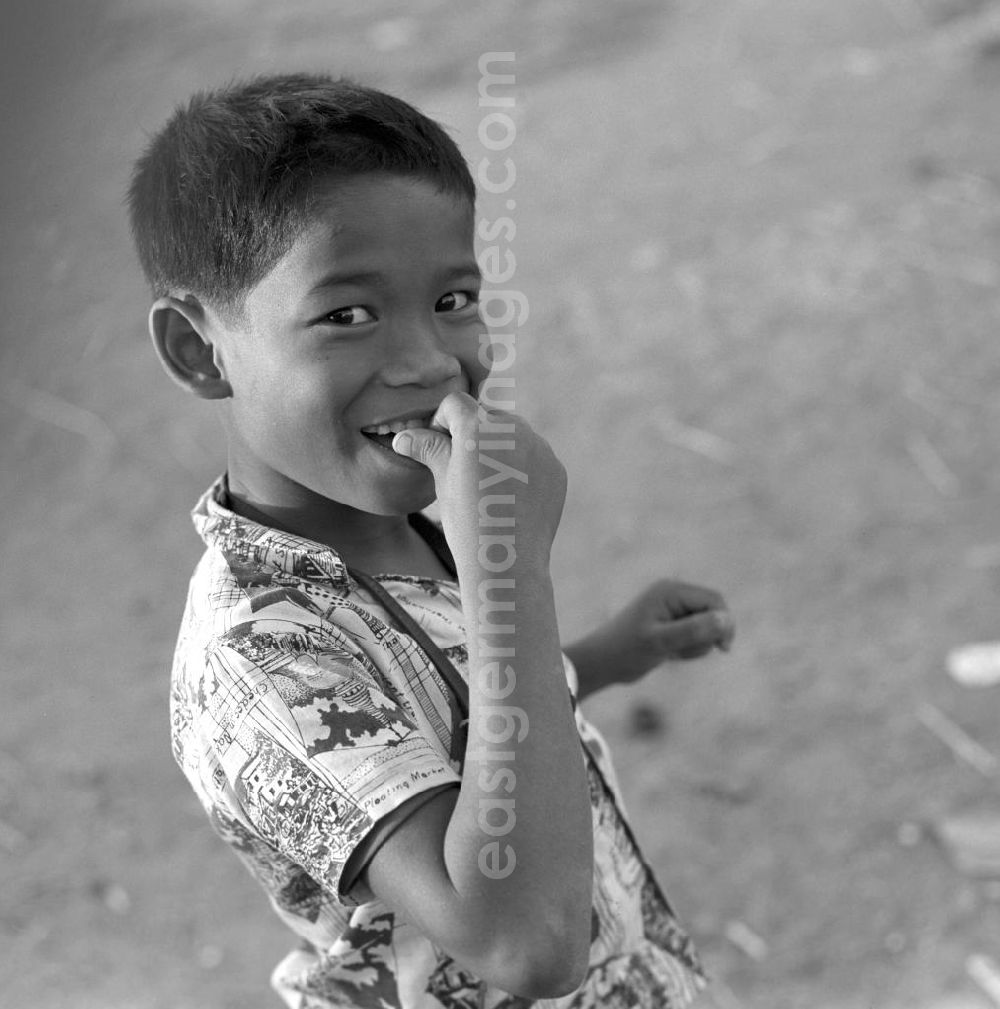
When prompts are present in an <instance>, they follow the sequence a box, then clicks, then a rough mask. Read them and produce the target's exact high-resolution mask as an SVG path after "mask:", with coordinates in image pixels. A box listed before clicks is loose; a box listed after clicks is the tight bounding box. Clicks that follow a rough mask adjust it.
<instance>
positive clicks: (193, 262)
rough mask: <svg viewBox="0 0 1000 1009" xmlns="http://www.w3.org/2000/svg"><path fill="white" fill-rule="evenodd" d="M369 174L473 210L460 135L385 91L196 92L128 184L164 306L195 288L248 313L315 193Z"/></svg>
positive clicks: (305, 80)
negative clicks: (463, 202)
mask: <svg viewBox="0 0 1000 1009" xmlns="http://www.w3.org/2000/svg"><path fill="white" fill-rule="evenodd" d="M371 172H386V173H390V174H395V175H411V176H416V177H420V178H425V179H427V180H428V181H430V182H432V183H434V184H435V185H437V186H438V187H439V189H440V190H441V191H443V192H449V193H453V194H455V195H456V196H457V197H460V198H463V199H467V200H468V201H469V203H470V205H472V204H474V203H475V197H476V189H475V183H474V182H473V180H472V175H471V173H470V172H469V168H468V165H466V163H465V161H464V159H463V158H462V155H461V153H460V151H459V149H458V147H457V145H456V144H455V142H454V141H453V140H452V139H451V137H449V136H448V134H447V133H445V131H444V130H443V129H442V128H441V127H440V126H439V125H438V124H437V123H435V122H434V121H433V120H431V119H428V118H427V117H426V116H425V115H423V114H422V113H421V112H419V111H418V110H417V109H415V108H414V107H413V106H412V105H409V104H408V103H407V102H404V101H402V100H401V99H399V98H395V97H393V96H392V95H387V94H385V93H384V92H382V91H377V90H375V89H374V88H369V87H365V86H363V85H361V84H358V83H356V82H354V81H350V80H347V79H343V78H342V79H340V80H335V79H334V78H332V77H329V76H326V75H319V74H286V75H280V76H258V77H254V78H251V79H250V80H247V81H243V82H237V83H234V84H231V85H229V86H227V87H224V88H219V89H217V90H213V91H202V92H199V93H197V94H196V95H195V96H194V97H193V98H192V99H191V100H190V102H189V103H188V104H187V106H181V107H179V108H178V109H177V110H176V111H175V112H174V114H173V116H172V117H171V118H170V119H169V120H168V122H167V123H166V125H165V126H164V127H163V129H162V130H161V131H160V132H159V133H158V134H156V135H155V136H154V137H153V140H152V141H151V143H150V144H149V147H148V148H147V150H146V152H145V153H144V154H143V155H142V157H140V158H139V159H138V161H137V162H136V165H135V171H134V173H133V176H132V183H131V186H130V187H129V192H128V206H129V215H130V220H131V226H132V235H133V238H134V239H135V244H136V248H137V250H138V254H139V261H140V263H141V264H142V268H143V271H144V272H145V274H146V278H147V280H148V281H149V283H150V285H151V287H152V289H153V294H154V297H159V296H160V295H163V294H167V293H169V292H170V291H171V290H177V289H185V290H189V291H191V292H193V293H194V294H196V295H197V296H198V297H200V298H203V299H204V300H205V301H206V302H207V303H209V304H212V305H214V306H217V307H219V308H221V309H234V308H236V307H238V306H239V305H240V303H241V301H242V298H243V296H244V295H245V294H246V293H247V292H248V291H249V290H250V289H251V288H252V287H253V286H254V285H255V284H257V283H258V282H259V281H260V280H261V279H263V277H264V276H266V275H267V273H268V272H270V270H271V269H272V268H273V267H274V265H275V264H276V263H277V261H278V260H279V259H280V258H281V257H282V256H283V255H284V254H285V253H286V252H287V251H288V249H289V248H290V247H291V245H292V243H293V242H294V241H295V238H296V237H297V235H298V234H299V233H300V231H301V229H302V227H304V226H305V224H306V222H307V219H308V214H309V204H310V199H309V198H310V195H311V194H312V193H313V192H314V184H315V183H316V182H317V181H318V180H320V179H323V178H326V177H329V176H330V175H343V176H345V177H349V176H356V175H362V174H368V173H371Z"/></svg>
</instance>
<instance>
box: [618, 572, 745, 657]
mask: <svg viewBox="0 0 1000 1009" xmlns="http://www.w3.org/2000/svg"><path fill="white" fill-rule="evenodd" d="M614 623H616V624H617V623H621V624H622V627H621V633H622V634H628V635H629V636H631V637H633V639H634V641H635V643H636V645H637V646H638V647H639V648H640V650H641V651H643V652H645V653H646V656H647V661H648V663H649V665H648V667H647V668H652V667H653V666H655V665H657V664H658V663H660V662H662V661H664V660H665V659H697V658H700V657H701V656H703V655H707V654H708V653H709V652H711V651H712V649H714V648H718V649H719V650H720V651H723V652H728V651H729V649H730V647H731V645H732V642H733V637H734V636H735V633H736V628H735V625H734V624H733V618H732V615H731V614H730V612H729V609H728V607H727V606H726V601H725V600H724V599H723V598H722V595H721V594H720V593H718V592H716V591H715V590H714V589H706V588H703V587H702V586H700V585H689V584H687V583H686V582H677V581H672V580H670V579H663V580H662V581H658V582H655V583H654V584H653V585H650V586H649V587H648V588H647V589H646V590H645V591H643V592H642V593H640V594H639V595H638V596H637V597H636V598H635V599H634V600H633V601H632V602H631V603H629V605H628V606H626V607H625V609H624V610H622V612H621V613H620V614H619V615H618V616H617V617H616V618H615V621H614ZM644 672H645V670H644ZM640 675H641V674H640Z"/></svg>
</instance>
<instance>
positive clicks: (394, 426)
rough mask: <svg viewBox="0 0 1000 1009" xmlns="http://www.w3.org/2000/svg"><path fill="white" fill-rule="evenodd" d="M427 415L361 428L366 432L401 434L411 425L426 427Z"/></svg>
mask: <svg viewBox="0 0 1000 1009" xmlns="http://www.w3.org/2000/svg"><path fill="white" fill-rule="evenodd" d="M428 419H429V418H427V417H414V418H413V419H412V420H394V421H393V422H392V423H391V424H373V425H372V426H371V427H363V428H362V429H361V430H362V431H364V433H365V434H399V432H400V431H406V430H407V429H408V428H411V427H426V426H427V421H428Z"/></svg>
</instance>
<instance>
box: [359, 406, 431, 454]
mask: <svg viewBox="0 0 1000 1009" xmlns="http://www.w3.org/2000/svg"><path fill="white" fill-rule="evenodd" d="M433 416H434V414H432V413H428V414H425V415H423V416H421V417H411V418H410V419H408V420H394V421H390V422H389V423H387V424H372V425H371V426H370V427H363V428H362V429H361V433H362V434H363V435H364V436H365V437H366V438H368V439H370V440H371V441H373V442H375V444H376V445H381V446H382V448H384V449H388V450H389V451H390V452H391V451H392V439H393V438H394V437H395V436H396V435H397V434H399V432H400V431H408V430H410V429H411V428H417V427H423V428H426V427H429V426H430V422H431V418H432V417H433Z"/></svg>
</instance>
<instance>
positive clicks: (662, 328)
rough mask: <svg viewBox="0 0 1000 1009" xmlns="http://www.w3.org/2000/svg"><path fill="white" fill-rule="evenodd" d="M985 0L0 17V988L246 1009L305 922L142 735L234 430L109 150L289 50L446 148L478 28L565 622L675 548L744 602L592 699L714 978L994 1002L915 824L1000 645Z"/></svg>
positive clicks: (979, 729)
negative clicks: (971, 662) (504, 83)
mask: <svg viewBox="0 0 1000 1009" xmlns="http://www.w3.org/2000/svg"><path fill="white" fill-rule="evenodd" d="M998 7H1000V4H997V3H991V2H986V0H837V2H836V3H831V2H829V0H728V2H723V3H713V4H705V3H699V2H696V0H619V2H616V3H607V2H604V0H580V2H577V3H569V2H557V0H537V2H534V3H528V2H514V0H495V2H493V3H490V4H488V5H487V4H482V5H477V4H457V3H444V2H440V0H417V2H410V3H403V2H401V0H369V2H368V3H366V4H364V5H348V4H346V3H342V2H338V0H325V2H318V0H288V2H285V3H282V4H275V3H268V2H264V0H211V2H209V0H175V2H173V3H166V4H165V3H161V2H156V0H75V2H73V3H68V2H65V3H62V4H56V3H54V2H52V0H38V2H33V3H28V2H26V0H15V2H12V3H8V4H7V5H6V6H5V28H4V38H3V43H2V45H3V50H4V51H3V53H2V74H3V77H4V85H5V86H4V94H5V99H4V101H3V105H2V111H0V115H2V137H0V151H2V159H3V184H2V187H0V201H2V204H0V210H2V221H3V235H4V241H3V253H2V255H3V269H2V277H0V284H2V306H3V314H2V330H0V334H2V335H0V339H2V345H0V425H2V437H0V474H2V476H0V514H2V516H3V518H2V525H0V534H2V550H3V553H2V579H0V633H2V642H3V650H2V652H0V655H2V660H0V690H2V694H0V698H2V699H0V887H2V890H0V991H2V992H3V996H2V1001H3V1003H4V1004H5V1005H10V1006H15V1005H17V1006H20V1005H31V1006H33V1007H34V1009H48V1007H56V1006H59V1007H64V1006H67V1005H72V1006H74V1007H83V1009H86V1007H91V1006H93V1007H102V1009H109V1007H112V1009H115V1007H122V1009H126V1007H127V1009H154V1007H155V1009H161V1007H162V1009H188V1007H190V1009H230V1007H231V1009H236V1007H240V1009H245V1007H261V1009H265V1007H276V1006H277V1002H276V1000H275V998H274V996H272V995H271V994H270V992H269V990H268V988H267V978H268V975H269V972H270V969H271V967H272V965H273V964H274V963H275V962H276V961H277V960H278V959H279V958H280V957H281V956H282V955H283V954H284V953H285V951H286V950H287V948H288V947H289V944H290V938H291V937H290V936H289V935H288V934H286V933H285V932H284V930H283V928H282V926H280V925H279V924H278V922H277V919H275V918H273V916H272V914H271V912H270V909H269V907H268V906H267V905H266V903H265V901H264V899H263V897H262V896H261V894H260V893H259V892H258V891H257V889H256V886H255V884H254V883H253V882H252V881H251V880H250V878H249V876H247V875H246V874H245V872H244V870H243V869H242V868H241V867H240V865H239V864H238V863H237V861H236V859H235V858H234V857H233V856H232V855H231V854H230V853H229V852H228V851H227V850H225V847H224V846H223V845H222V844H221V842H219V841H218V840H217V839H216V838H215V837H214V835H213V834H212V833H211V831H210V829H209V827H208V824H207V821H206V820H205V818H204V816H203V814H202V812H201V810H200V808H199V807H198V806H197V804H196V802H195V800H194V797H193V795H192V794H191V793H190V792H189V789H188V786H187V784H186V782H185V781H184V780H183V778H182V777H181V775H180V772H179V771H178V770H177V769H176V768H175V766H174V765H173V762H172V759H171V756H170V749H169V737H168V724H167V683H168V675H169V664H170V659H171V655H172V650H173V643H174V636H175V634H176V630H177V626H178V621H179V617H180V613H181V609H182V606H183V601H184V593H185V589H186V583H187V580H188V578H189V576H190V573H191V570H192V567H193V565H194V563H195V561H196V560H197V558H198V556H199V554H200V541H199V540H198V538H197V536H196V535H195V532H194V530H193V527H192V526H191V524H190V520H189V517H188V513H189V511H190V508H191V507H192V506H193V504H194V502H195V500H196V499H197V497H198V496H199V494H200V493H201V492H202V491H203V490H204V488H205V487H206V486H207V485H208V484H209V483H210V481H211V480H212V479H213V478H214V476H215V475H216V474H217V473H218V472H220V471H221V469H222V467H223V464H224V460H223V457H222V454H221V452H220V450H219V447H218V446H219V444H220V441H219V439H218V437H217V430H216V426H215V420H214V418H213V416H212V414H211V410H210V408H209V407H208V406H207V405H206V404H203V403H199V402H195V401H194V400H192V399H190V398H186V397H185V396H184V394H183V393H182V392H181V391H180V390H178V389H177V388H176V387H174V386H173V385H172V384H171V383H170V382H169V381H168V380H167V378H166V376H165V375H164V374H163V373H162V372H161V371H160V369H159V366H158V364H157V362H156V360H155V358H154V356H153V354H152V352H151V349H150V346H149V344H148V338H147V336H146V330H145V326H146V323H145V314H146V309H147V293H146V290H145V286H144V283H143V281H142V278H141V276H140V273H139V271H138V268H137V266H136V265H135V263H134V261H133V256H132V250H131V246H130V240H129V236H128V233H127V225H126V219H125V213H124V208H123V194H124V192H125V189H126V186H127V181H128V176H129V170H130V165H131V162H132V161H133V159H134V158H135V157H136V156H137V155H138V154H139V153H140V151H141V150H142V148H143V146H144V144H145V142H146V140H147V138H148V136H149V135H150V134H151V133H152V132H153V131H155V130H156V129H157V128H158V127H159V126H160V125H161V124H162V122H163V121H164V119H165V117H166V116H167V115H168V114H169V112H170V111H171V110H172V108H173V107H174V106H175V105H176V104H177V103H179V102H181V101H183V100H184V99H185V98H186V97H187V96H188V95H189V94H190V93H191V92H192V91H193V90H195V89H197V88H200V87H205V86H212V85H216V84H220V83H224V82H225V81H227V80H229V79H230V78H233V77H240V76H244V75H248V74H252V73H257V72H261V71H276V70H290V69H308V70H318V71H331V72H334V73H338V74H339V73H344V74H349V75H352V76H356V77H358V78H359V79H361V80H363V81H365V82H366V83H370V84H374V85H376V86H380V87H383V88H385V89H387V90H390V91H396V92H399V93H401V94H403V95H404V96H406V97H408V98H410V99H411V100H412V101H414V102H415V103H416V104H417V105H419V106H420V107H421V108H422V109H423V110H424V111H426V112H427V113H429V114H430V115H432V116H434V117H435V118H437V119H439V120H440V121H442V122H443V123H445V124H446V125H447V126H448V127H449V129H450V130H451V131H452V133H453V135H454V136H455V138H456V140H457V141H458V143H459V144H460V146H461V147H462V149H463V151H464V152H465V153H466V154H467V155H468V157H469V158H470V160H471V161H472V162H473V163H475V162H476V161H478V159H479V158H481V157H483V156H484V153H486V152H484V150H483V148H482V146H481V144H480V142H479V140H478V138H477V130H478V127H479V124H480V122H481V120H482V118H483V116H484V114H485V113H484V110H483V109H482V108H480V107H479V105H478V101H479V92H478V82H479V71H478V70H477V63H478V60H479V57H480V55H481V54H483V53H485V52H489V51H513V52H515V53H516V62H515V63H514V64H513V65H511V64H508V65H506V66H507V68H508V70H509V69H510V68H511V67H512V68H513V72H514V73H515V75H516V84H515V86H514V88H513V89H512V90H511V91H509V92H508V93H512V94H513V95H514V96H515V100H516V101H515V107H514V108H513V110H511V114H512V116H513V117H514V120H515V122H516V124H517V133H516V138H515V139H514V142H513V144H512V145H511V147H510V148H508V150H507V151H506V152H505V153H506V155H507V156H510V157H511V158H512V159H513V161H514V162H515V164H516V170H517V183H516V186H515V188H514V190H512V191H511V192H510V193H507V194H505V195H504V197H503V198H504V199H507V198H511V197H514V198H516V209H515V210H514V211H512V212H511V216H512V217H513V218H514V219H515V221H516V225H517V234H516V237H515V238H514V240H513V241H512V243H511V249H512V251H514V252H515V254H516V257H517V272H516V276H515V277H514V279H513V280H512V281H511V284H510V285H509V286H511V287H513V288H516V289H517V290H519V291H522V292H523V293H524V294H525V296H526V297H527V299H528V302H529V304H530V318H529V320H528V321H527V323H526V325H525V326H524V327H523V328H522V329H521V330H520V331H519V336H518V341H519V342H518V363H517V372H516V376H517V382H518V384H517V403H518V409H519V411H520V412H522V413H524V414H525V415H527V416H528V417H530V418H531V419H532V420H533V421H534V422H535V424H536V426H538V427H539V428H540V429H541V430H542V431H543V432H544V433H545V434H546V435H547V436H548V437H549V439H550V441H551V442H552V443H553V444H554V446H555V447H556V449H557V451H558V453H559V454H560V456H561V457H562V458H563V460H564V461H565V463H566V465H567V467H568V470H569V473H570V498H569V503H568V505H567V509H566V513H565V518H564V521H563V525H562V528H561V531H560V537H559V540H558V541H557V554H556V560H555V565H556V577H557V588H558V591H559V607H560V619H561V623H562V630H563V632H564V636H565V637H566V638H570V637H573V636H574V635H576V634H578V633H580V632H582V631H584V630H585V629H586V628H588V627H589V626H590V625H592V624H593V623H594V622H595V621H597V620H600V619H602V618H603V617H605V616H607V615H609V614H610V613H611V612H612V611H613V610H614V609H615V608H616V607H618V606H619V605H621V604H623V603H625V602H626V601H627V600H628V599H629V598H630V597H631V595H632V594H633V593H634V592H636V591H638V590H639V589H640V588H642V587H643V586H644V585H645V584H646V583H647V582H648V581H650V580H652V579H653V578H656V577H660V576H663V575H668V574H670V575H674V576H678V577H683V578H686V579H688V580H692V581H697V582H701V583H703V584H709V585H712V586H715V587H717V588H719V589H720V590H722V591H723V592H724V593H725V594H726V596H727V599H728V600H729V603H730V605H731V607H732V609H733V611H734V613H735V616H736V619H737V623H738V628H739V631H738V637H737V642H736V646H735V648H734V650H733V652H732V653H731V654H730V655H728V656H719V657H717V658H712V659H706V660H703V661H701V662H699V663H696V664H691V665H689V666H670V667H664V668H663V669H661V670H658V671H657V672H655V673H653V674H651V676H650V677H649V678H647V679H646V680H645V681H643V682H642V683H641V684H640V685H638V686H637V687H635V688H633V689H631V690H630V691H627V692H626V691H624V690H617V689H616V690H613V691H609V692H607V693H605V694H604V695H601V696H598V697H597V698H595V699H594V700H593V701H592V702H591V703H590V705H589V709H588V711H589V714H590V715H591V717H592V718H593V719H594V721H595V722H597V724H598V725H600V726H601V727H602V728H603V729H604V730H605V732H606V733H607V735H608V736H609V738H610V740H611V742H612V744H613V746H614V748H615V750H616V752H617V757H618V764H619V769H620V773H621V776H622V778H623V781H624V786H625V792H626V796H627V798H628V800H629V804H630V808H631V810H632V813H633V819H634V821H635V825H636V830H637V832H638V834H639V836H640V839H641V840H642V842H643V844H644V846H645V849H646V852H647V854H648V857H649V859H650V860H651V862H652V863H653V864H654V866H655V868H656V870H657V872H658V874H659V876H660V878H661V880H662V882H663V884H664V887H665V889H666V891H667V893H668V894H669V895H670V897H671V899H672V901H673V903H674V904H675V905H676V907H677V910H678V912H679V914H680V915H681V917H682V919H683V920H684V921H685V922H686V924H687V925H688V926H689V928H690V929H691V930H692V932H693V933H694V935H695V937H696V939H697V941H698V943H699V946H700V948H701V950H702V951H703V954H704V958H705V960H706V961H707V964H708V967H709V969H710V970H711V971H712V973H713V974H714V975H715V976H716V977H717V978H718V979H719V980H720V982H721V983H720V986H719V988H718V989H717V990H718V992H719V995H718V999H719V1001H720V1005H724V1006H725V1007H745V1009H755V1007H756V1009H798V1007H805V1006H809V1007H811V1009H813V1007H819V1009H862V1007H864V1009H904V1007H905V1009H931V1007H933V1009H944V1007H945V1006H947V1007H948V1009H959V1007H963V1009H987V1007H989V1006H992V1005H994V1002H993V1001H992V1000H991V999H990V997H989V995H988V994H987V989H986V988H984V987H983V972H982V970H979V971H978V972H977V970H970V967H971V966H972V965H978V966H979V967H980V968H981V967H982V966H983V963H984V961H982V960H981V959H979V960H977V959H975V958H977V957H983V956H986V957H993V958H995V959H1000V885H998V883H997V882H996V881H993V880H991V879H990V878H989V873H986V874H979V875H976V874H975V873H970V872H969V871H968V869H969V867H968V865H967V864H966V865H963V864H962V863H961V861H960V860H956V857H955V852H954V851H953V850H951V849H949V847H948V846H947V845H945V844H941V843H939V841H938V837H939V834H940V829H939V828H940V825H941V824H942V822H945V821H947V820H948V819H949V818H953V817H956V816H964V815H965V814H966V813H968V812H969V811H972V812H980V813H982V812H985V813H986V814H989V813H990V812H991V811H993V812H995V811H996V810H997V808H998V790H997V776H996V755H997V754H1000V719H998V717H997V716H998V713H1000V710H998V709H1000V705H998V698H1000V694H998V690H1000V688H998V687H985V688H979V689H975V688H971V687H965V686H962V685H960V684H958V683H957V682H956V681H955V680H954V679H952V678H949V676H948V675H947V674H946V657H947V655H948V653H949V651H950V650H951V649H952V648H954V647H956V646H959V645H962V644H964V643H966V642H975V641H990V640H995V639H997V638H998V637H1000V627H998V619H997V617H998V607H997V597H998V589H1000V465H998V463H1000V459H998V445H1000V394H998V389H1000V345H998V337H997V323H998V318H1000V260H998V248H1000V11H998ZM496 69H498V70H499V69H502V67H500V66H497V67H496ZM502 210H503V208H500V207H499V206H498V205H495V204H490V203H489V202H486V201H484V203H483V206H482V208H481V212H482V214H483V216H488V217H496V216H497V215H498V214H499V213H500V212H502ZM942 719H943V721H942ZM942 726H944V728H942ZM946 730H947V731H946ZM956 733H958V734H957V735H956ZM970 741H973V742H974V743H975V744H976V745H978V747H979V749H978V750H977V749H976V748H975V746H972V748H971V749H970V748H969V747H970V745H971V743H970ZM963 747H964V754H963ZM977 978H978V979H979V980H978V981H977Z"/></svg>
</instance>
